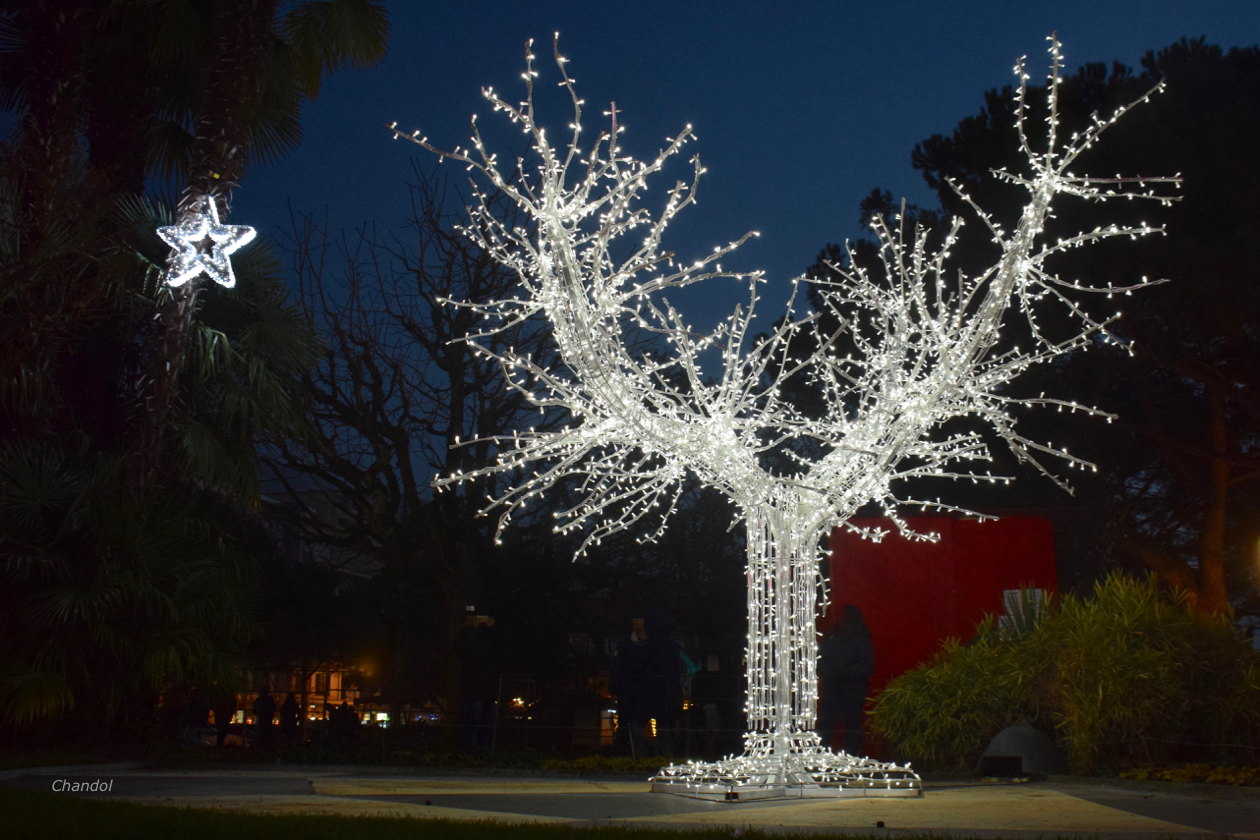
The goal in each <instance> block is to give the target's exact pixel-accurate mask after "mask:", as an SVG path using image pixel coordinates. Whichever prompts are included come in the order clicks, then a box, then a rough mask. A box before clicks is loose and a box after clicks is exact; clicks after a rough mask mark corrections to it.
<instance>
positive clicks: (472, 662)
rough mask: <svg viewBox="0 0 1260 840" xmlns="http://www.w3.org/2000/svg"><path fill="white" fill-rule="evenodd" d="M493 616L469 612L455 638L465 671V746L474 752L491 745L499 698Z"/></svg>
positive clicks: (497, 659)
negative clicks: (457, 636)
mask: <svg viewBox="0 0 1260 840" xmlns="http://www.w3.org/2000/svg"><path fill="white" fill-rule="evenodd" d="M493 628H494V619H493V618H491V617H490V616H485V615H474V614H473V613H471V612H469V613H467V614H466V615H465V616H464V629H463V631H461V632H460V634H459V638H458V639H457V640H456V641H455V653H456V654H457V655H458V656H459V664H460V671H461V672H462V675H463V681H462V682H463V685H462V688H463V700H464V746H465V748H466V749H467V750H468V751H469V752H470V753H471V752H479V751H481V750H486V749H489V748H490V740H491V737H492V736H493V733H494V712H495V708H494V706H495V702H496V701H497V700H498V699H499V653H498V646H497V645H496V644H495V638H494V630H493Z"/></svg>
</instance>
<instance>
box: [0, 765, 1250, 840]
mask: <svg viewBox="0 0 1260 840" xmlns="http://www.w3.org/2000/svg"><path fill="white" fill-rule="evenodd" d="M97 779H101V780H110V779H112V780H113V785H112V787H111V790H110V791H109V792H107V793H89V794H70V793H67V794H65V795H67V796H95V797H101V798H111V799H124V800H129V801H133V802H143V803H146V804H153V805H175V806H196V807H213V808H229V809H234V810H246V811H255V812H266V813H309V812H323V813H339V814H393V815H406V816H414V817H421V818H425V817H428V818H434V817H440V818H449V819H487V818H489V819H495V820H502V821H506V822H557V823H571V824H578V825H598V824H602V823H628V824H634V825H643V826H660V827H684V828H687V827H689V828H699V827H708V826H713V825H728V826H733V827H740V826H750V827H751V826H755V827H758V828H764V829H771V830H775V831H782V832H785V833H792V832H799V831H828V832H836V833H852V832H863V833H865V832H879V833H883V832H887V833H888V834H889V835H904V834H918V833H923V832H927V831H934V832H948V833H950V834H954V835H957V836H965V837H979V838H984V837H1012V838H1023V837H1027V838H1033V837H1055V836H1062V837H1071V836H1074V835H1075V836H1077V837H1083V836H1090V837H1095V836H1101V837H1114V838H1124V839H1125V840H1145V838H1167V837H1173V838H1186V840H1188V839H1189V838H1204V837H1213V838H1219V837H1221V836H1222V835H1226V836H1229V837H1232V838H1236V840H1260V789H1257V788H1227V787H1220V786H1212V785H1170V784H1165V783H1155V782H1149V783H1148V782H1121V781H1107V780H1096V779H1081V778H1073V777H1056V778H1053V779H1050V780H1048V781H1041V782H1030V783H1024V784H978V783H970V782H936V783H933V782H930V781H929V782H928V783H927V784H926V785H925V788H926V791H925V796H924V797H923V798H922V799H896V800H888V799H845V800H835V799H822V800H804V801H791V802H782V801H780V802H749V803H740V804H726V803H720V802H708V801H702V800H696V799H687V798H683V797H678V796H670V795H667V794H653V793H649V792H648V790H647V787H648V786H647V784H646V783H645V782H642V781H637V780H635V781H627V780H602V781H601V780H594V779H551V778H523V777H510V776H505V777H467V776H464V777H457V776H428V775H426V776H414V775H405V774H401V773H398V772H395V770H394V769H390V770H385V769H377V770H373V769H370V768H367V769H349V768H319V769H314V770H304V769H294V768H291V767H283V768H281V767H277V768H269V769H222V770H171V769H167V770H162V769H146V768H143V767H139V766H137V765H112V766H102V767H98V768H87V767H74V768H37V769H30V770H18V771H7V772H5V773H3V774H0V785H5V786H9V787H17V788H25V789H31V790H51V789H52V788H53V784H54V782H56V781H57V780H68V781H69V782H91V781H95V780H97ZM64 786H65V785H64V783H62V784H60V785H59V787H64ZM881 822H882V823H883V828H882V829H881V828H879V827H878V826H879V824H880V823H881Z"/></svg>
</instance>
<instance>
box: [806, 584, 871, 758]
mask: <svg viewBox="0 0 1260 840" xmlns="http://www.w3.org/2000/svg"><path fill="white" fill-rule="evenodd" d="M874 671H875V651H874V649H873V648H872V647H871V631H870V630H868V629H867V627H866V621H865V619H863V618H862V611H861V610H860V609H858V608H857V607H856V606H854V605H853V604H845V605H844V607H843V608H842V609H841V611H840V620H839V621H837V622H836V624H835V626H834V627H832V628H831V630H829V631H828V632H827V635H826V636H824V637H823V640H822V643H821V644H820V645H819V650H818V676H819V677H821V679H822V696H821V697H820V698H819V703H818V736H819V737H820V738H822V742H823V745H824V746H832V744H831V740H832V733H833V732H834V731H835V728H836V725H837V724H838V723H839V724H843V726H844V751H845V752H846V753H848V754H849V755H853V756H857V755H861V754H862V709H863V707H864V706H865V705H866V695H867V693H868V691H869V688H870V680H871V674H872V673H874Z"/></svg>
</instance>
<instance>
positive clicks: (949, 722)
mask: <svg viewBox="0 0 1260 840" xmlns="http://www.w3.org/2000/svg"><path fill="white" fill-rule="evenodd" d="M1020 718H1027V719H1028V720H1029V721H1030V722H1032V723H1033V724H1034V725H1035V726H1038V727H1039V728H1041V729H1042V730H1043V731H1048V732H1053V733H1054V734H1055V735H1056V737H1057V740H1058V743H1059V745H1060V746H1061V748H1062V749H1063V750H1064V752H1065V754H1066V755H1067V757H1068V760H1069V762H1070V764H1071V766H1072V768H1073V769H1074V770H1075V771H1077V772H1087V771H1090V770H1092V769H1094V768H1095V767H1097V766H1099V765H1100V764H1131V763H1135V762H1147V763H1149V762H1150V761H1152V760H1155V759H1158V758H1164V757H1168V756H1170V755H1176V754H1179V753H1182V752H1184V751H1185V750H1187V749H1194V748H1195V746H1196V745H1207V746H1204V747H1203V749H1208V747H1210V746H1211V745H1216V746H1215V752H1216V753H1217V754H1222V755H1229V754H1231V749H1234V750H1241V751H1242V754H1244V755H1245V754H1246V752H1247V751H1252V752H1254V750H1255V749H1256V748H1257V747H1260V661H1258V658H1257V656H1256V654H1255V653H1254V652H1252V651H1251V649H1250V647H1249V646H1248V645H1247V644H1246V642H1245V641H1244V640H1243V639H1242V638H1241V636H1240V635H1239V633H1238V632H1237V629H1236V628H1235V627H1234V626H1233V625H1232V624H1231V622H1230V621H1229V619H1228V618H1226V617H1224V616H1219V615H1216V616H1201V615H1197V614H1196V613H1195V612H1194V611H1193V610H1192V609H1191V608H1190V606H1189V604H1188V602H1187V599H1186V597H1185V595H1184V594H1182V593H1176V594H1168V593H1167V592H1166V591H1162V590H1161V589H1160V587H1159V585H1158V584H1157V583H1156V581H1155V580H1154V579H1153V578H1148V579H1147V580H1145V581H1138V580H1134V579H1132V578H1129V577H1126V576H1124V575H1122V574H1120V573H1118V572H1113V573H1111V574H1110V575H1108V576H1107V577H1106V578H1105V579H1103V580H1101V581H1100V582H1099V583H1098V584H1097V585H1096V586H1095V587H1094V591H1093V593H1092V595H1090V596H1088V597H1077V596H1073V595H1064V596H1063V597H1062V599H1061V601H1060V603H1059V605H1058V609H1057V611H1051V612H1049V613H1048V614H1047V615H1046V616H1045V617H1044V618H1043V620H1042V621H1040V622H1039V623H1038V624H1037V625H1036V626H1035V627H1032V628H1031V629H1029V630H1028V631H1027V632H1026V633H1023V634H1005V635H1004V634H1003V633H1002V632H1001V631H1000V629H999V628H998V627H997V625H996V624H995V623H994V622H993V621H992V620H989V621H986V622H985V623H984V624H982V625H981V627H980V628H979V631H978V632H977V636H976V639H975V640H974V641H973V642H972V643H971V644H969V645H967V646H965V647H964V646H962V645H961V644H959V643H958V641H957V640H949V641H947V643H946V645H945V648H944V650H942V651H941V652H940V653H938V654H937V655H936V657H934V659H933V660H932V661H931V662H929V663H928V664H926V665H923V666H920V667H919V668H916V669H914V670H912V671H910V672H908V673H906V674H904V675H902V676H901V677H898V678H897V679H895V680H894V681H893V682H892V683H890V684H889V686H888V687H887V688H886V689H885V690H884V692H883V693H882V694H881V695H880V696H879V698H878V699H877V700H876V703H875V708H874V711H873V712H872V718H871V720H872V725H873V729H874V731H875V732H877V733H878V734H879V735H880V736H881V737H883V738H886V739H888V740H889V741H892V742H894V743H896V744H897V747H898V749H899V750H900V751H901V752H902V753H903V754H904V755H905V756H906V757H907V758H911V759H914V760H915V761H922V762H925V763H926V764H927V765H929V766H935V767H948V768H951V769H963V768H969V767H971V766H973V765H974V763H975V762H976V760H977V759H978V758H979V755H980V753H981V752H982V751H983V749H984V746H985V745H986V744H987V743H988V741H989V740H990V739H991V738H992V737H993V736H994V735H995V734H997V732H998V731H999V730H1001V729H1002V728H1004V727H1006V726H1009V725H1011V724H1013V723H1015V722H1017V721H1018V720H1019V719H1020ZM1209 752H1211V750H1209Z"/></svg>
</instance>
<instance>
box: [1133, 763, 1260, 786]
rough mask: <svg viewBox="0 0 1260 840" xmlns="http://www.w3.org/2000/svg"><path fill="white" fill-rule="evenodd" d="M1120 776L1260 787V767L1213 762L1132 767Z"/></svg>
mask: <svg viewBox="0 0 1260 840" xmlns="http://www.w3.org/2000/svg"><path fill="white" fill-rule="evenodd" d="M1120 778H1122V779H1133V780H1135V781H1145V780H1152V781H1158V782H1182V783H1185V782H1206V783H1207V784H1211V785H1246V786H1248V787H1260V767H1218V766H1215V765H1211V764H1183V765H1180V766H1178V767H1132V768H1130V769H1128V770H1122V771H1120Z"/></svg>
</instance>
